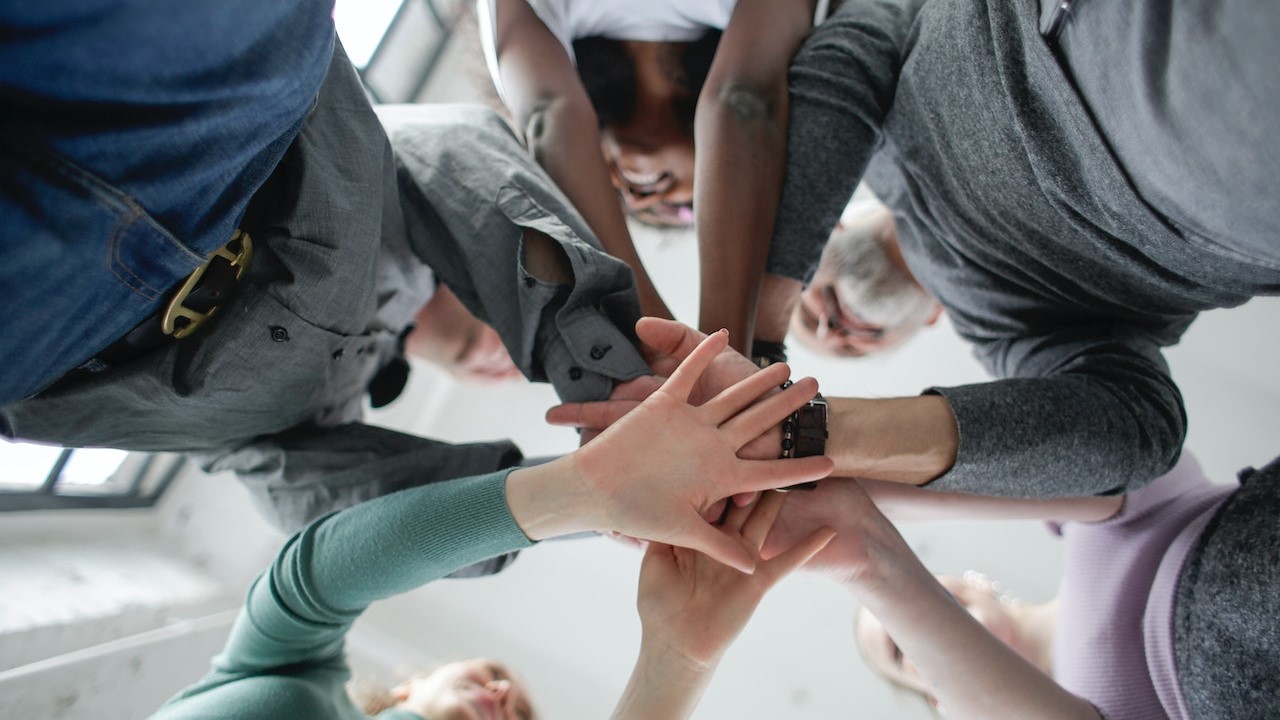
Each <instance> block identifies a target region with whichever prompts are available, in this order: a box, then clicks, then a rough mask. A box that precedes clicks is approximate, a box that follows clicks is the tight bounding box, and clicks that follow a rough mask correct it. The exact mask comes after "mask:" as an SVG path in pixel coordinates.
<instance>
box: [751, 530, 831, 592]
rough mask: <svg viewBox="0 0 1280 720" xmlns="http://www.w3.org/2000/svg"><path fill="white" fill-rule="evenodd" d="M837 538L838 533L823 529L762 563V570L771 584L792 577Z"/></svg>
mask: <svg viewBox="0 0 1280 720" xmlns="http://www.w3.org/2000/svg"><path fill="white" fill-rule="evenodd" d="M835 536H836V531H835V530H833V529H831V528H829V527H821V528H818V529H817V530H814V531H813V532H811V533H809V537H807V538H805V539H804V540H801V541H800V542H798V543H796V544H795V545H793V546H792V547H791V548H790V549H789V550H787V551H786V552H784V553H782V554H781V555H778V556H777V557H775V558H772V559H771V560H769V561H767V562H765V563H762V564H761V566H760V570H761V571H762V572H767V573H768V575H767V578H768V580H769V582H770V583H775V582H777V581H778V580H781V579H782V578H784V577H786V576H787V575H790V574H791V573H792V572H794V571H795V569H796V568H798V567H800V566H801V565H804V564H805V563H807V562H809V560H810V559H812V558H813V556H814V555H817V554H818V553H819V552H821V551H822V549H823V548H825V547H826V546H827V545H828V544H829V543H830V542H831V541H832V540H833V539H834V538H835Z"/></svg>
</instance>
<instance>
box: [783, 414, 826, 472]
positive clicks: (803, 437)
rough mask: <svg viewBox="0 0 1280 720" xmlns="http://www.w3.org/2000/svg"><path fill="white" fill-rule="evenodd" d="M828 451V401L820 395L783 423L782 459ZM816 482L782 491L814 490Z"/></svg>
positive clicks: (820, 453)
mask: <svg viewBox="0 0 1280 720" xmlns="http://www.w3.org/2000/svg"><path fill="white" fill-rule="evenodd" d="M826 451H827V399H826V398H824V397H822V394H821V393H819V394H817V395H815V396H814V397H813V399H812V400H810V401H809V402H807V403H805V404H804V405H802V406H801V407H800V409H799V410H796V411H795V412H793V413H791V417H789V418H787V419H786V420H785V421H783V423H782V457H784V458H802V457H811V456H813V455H822V454H824V453H826ZM816 487H818V483H816V482H807V483H800V484H798V485H792V486H790V487H785V488H779V489H781V490H813V489H814V488H816Z"/></svg>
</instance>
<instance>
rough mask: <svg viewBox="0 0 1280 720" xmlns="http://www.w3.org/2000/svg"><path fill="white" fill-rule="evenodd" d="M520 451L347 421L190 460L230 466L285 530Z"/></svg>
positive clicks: (486, 467) (486, 469)
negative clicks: (459, 442)
mask: <svg viewBox="0 0 1280 720" xmlns="http://www.w3.org/2000/svg"><path fill="white" fill-rule="evenodd" d="M521 457H522V456H521V454H520V451H519V450H518V449H517V448H516V446H515V445H513V444H512V443H511V442H510V441H506V440H500V441H494V442H484V443H470V444H460V445H454V444H450V443H446V442H441V441H439V440H431V439H429V438H423V437H418V436H416V435H409V434H406V433H401V432H396V431H394V430H388V429H386V428H380V427H376V426H373V425H365V424H363V423H348V424H344V425H338V426H335V427H319V426H316V425H311V424H305V425H299V426H297V427H295V428H292V429H290V430H287V431H285V432H282V433H277V434H275V435H267V436H264V437H261V438H257V439H255V440H254V441H253V442H251V443H249V444H247V445H243V446H241V447H238V448H235V449H232V450H226V451H216V452H208V453H200V454H198V455H196V456H195V459H196V460H197V462H198V463H199V465H200V466H201V467H202V468H203V469H204V470H205V471H207V472H221V471H232V472H235V473H236V475H237V476H238V477H239V478H240V480H241V481H243V482H244V483H245V485H246V486H247V487H248V488H249V492H250V494H251V495H252V496H253V500H254V503H255V504H256V505H257V506H258V509H259V510H260V511H261V512H262V513H263V515H264V516H266V518H267V519H268V520H269V521H270V522H271V523H272V524H273V525H275V526H276V527H277V528H279V529H280V530H282V531H284V532H285V533H289V534H291V533H295V532H297V531H298V530H300V529H302V528H303V527H304V526H306V525H307V524H308V523H310V522H312V521H313V520H315V519H316V518H319V517H320V516H322V515H327V514H329V513H332V512H336V511H338V510H342V509H344V508H347V507H351V506H353V505H356V504H358V503H362V502H365V501H368V500H372V499H374V498H377V497H381V496H383V495H389V494H391V493H394V492H397V491H400V490H405V489H408V488H412V487H417V486H419V485H427V484H430V483H437V482H441V481H444V480H451V479H453V478H459V477H467V476H470V475H480V474H483V473H490V472H494V471H497V470H501V469H503V468H508V467H513V466H515V465H516V464H518V463H519V462H520V459H521Z"/></svg>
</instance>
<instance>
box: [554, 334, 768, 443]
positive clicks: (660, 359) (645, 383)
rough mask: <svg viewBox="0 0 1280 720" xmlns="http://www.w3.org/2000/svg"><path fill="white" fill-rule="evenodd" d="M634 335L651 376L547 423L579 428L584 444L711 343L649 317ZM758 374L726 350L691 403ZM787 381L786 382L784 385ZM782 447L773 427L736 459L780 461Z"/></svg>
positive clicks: (567, 407)
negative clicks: (704, 345)
mask: <svg viewBox="0 0 1280 720" xmlns="http://www.w3.org/2000/svg"><path fill="white" fill-rule="evenodd" d="M636 335H637V336H638V337H639V338H640V341H641V342H642V343H643V346H642V348H641V350H642V352H644V353H645V356H646V358H647V359H648V361H649V367H650V369H652V370H653V373H654V374H653V375H650V376H645V377H640V378H637V379H635V380H632V381H630V382H626V383H622V384H620V385H618V387H617V388H616V389H615V390H614V392H613V395H611V396H610V398H609V399H608V400H604V401H600V402H591V403H566V404H564V405H558V406H556V407H553V408H551V410H549V411H548V412H547V422H549V423H551V424H552V425H567V426H571V427H577V428H580V429H581V430H582V437H583V442H584V443H585V442H586V441H588V440H590V439H591V438H593V437H595V436H596V435H597V434H599V432H600V431H601V430H603V429H604V428H607V427H609V426H610V425H612V424H613V423H615V422H617V421H618V420H619V419H620V418H621V417H623V416H624V415H626V414H627V413H628V412H630V411H631V410H633V409H635V408H636V407H638V406H639V405H640V403H641V402H642V401H643V400H644V399H645V398H647V397H649V396H650V395H651V394H653V392H654V391H655V390H657V388H658V387H659V386H661V385H662V378H664V377H666V376H669V375H671V373H673V372H674V371H675V369H676V367H677V366H678V365H679V364H680V362H681V361H683V360H684V359H685V358H687V357H689V355H690V354H691V353H692V352H693V351H694V349H695V348H696V347H698V344H699V343H700V342H702V341H703V340H704V339H705V338H706V337H707V336H706V335H703V334H702V333H700V332H698V331H697V330H694V329H693V328H690V327H688V326H686V325H683V324H681V323H678V322H676V321H674V320H663V319H660V318H651V317H647V318H641V319H640V321H639V322H638V323H636ZM759 372H760V368H758V367H756V365H755V363H753V362H751V361H750V360H748V359H747V358H745V357H743V356H742V355H740V354H739V353H737V352H734V351H733V350H731V349H729V348H728V347H727V345H726V347H724V348H722V349H721V351H720V352H719V353H718V354H717V355H716V356H715V357H714V358H713V359H712V360H711V362H710V364H709V365H708V366H707V368H706V370H705V371H704V372H703V373H702V375H700V376H699V377H698V379H697V382H695V383H694V385H693V387H692V388H691V389H690V392H689V402H690V403H692V404H694V405H701V404H702V403H703V402H705V401H706V400H707V399H708V398H711V397H713V396H715V395H716V394H717V393H719V392H721V391H722V390H724V389H725V388H727V387H729V386H730V385H733V384H734V383H736V382H738V381H740V380H742V379H744V378H747V377H751V376H752V375H755V374H757V373H759ZM785 379H786V377H785V376H784V377H783V378H782V380H785ZM779 382H781V380H780V381H779ZM781 447H782V431H781V430H780V429H779V423H774V424H773V425H771V426H768V427H766V428H765V429H764V430H763V431H762V432H761V434H760V435H759V436H757V437H755V438H752V439H751V440H750V442H748V443H746V444H745V445H743V447H741V448H740V449H739V452H738V455H739V456H740V457H743V458H753V459H761V460H763V459H767V458H776V457H778V454H779V451H780V448H781Z"/></svg>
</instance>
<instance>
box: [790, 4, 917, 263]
mask: <svg viewBox="0 0 1280 720" xmlns="http://www.w3.org/2000/svg"><path fill="white" fill-rule="evenodd" d="M913 17H914V8H911V7H910V6H909V4H903V5H902V6H898V5H891V4H888V3H870V2H850V3H845V5H843V6H842V7H841V8H840V9H838V10H837V11H836V13H835V14H834V15H833V16H832V17H831V18H830V19H828V20H827V21H826V22H825V23H823V24H822V25H820V26H818V27H817V28H815V29H814V31H813V33H812V34H811V35H810V36H809V39H808V40H806V41H805V43H804V46H803V47H802V48H801V50H800V52H799V53H798V54H797V55H796V58H795V62H794V63H793V64H792V66H791V73H790V120H789V126H788V129H787V138H788V141H787V161H786V176H785V177H786V181H785V183H784V184H783V188H782V194H781V199H780V201H779V205H778V213H777V219H776V222H775V225H774V233H773V240H772V243H771V246H770V251H769V259H768V261H767V264H766V271H767V272H770V273H774V274H778V275H782V276H785V277H789V278H792V279H794V280H807V279H808V276H809V275H810V274H811V273H812V272H813V269H814V268H815V267H816V266H817V263H818V259H819V257H820V256H821V254H822V248H823V247H824V246H825V244H826V242H827V237H828V236H829V235H830V233H831V231H832V230H833V229H834V228H835V226H836V223H837V221H838V220H839V218H840V213H841V212H842V211H843V210H844V207H845V205H846V204H847V203H848V202H849V198H850V197H851V196H852V195H853V191H854V189H855V188H856V187H857V184H858V181H859V180H860V179H861V177H862V173H863V171H864V170H865V168H866V165H867V162H868V160H869V159H870V157H871V153H872V151H873V149H874V148H875V146H876V144H877V142H879V132H880V125H881V122H882V121H883V119H884V117H885V115H886V114H887V113H888V112H889V108H890V107H891V105H892V102H893V96H894V92H895V90H896V85H897V77H898V70H899V67H900V64H901V62H902V48H903V45H904V44H905V41H906V40H905V39H906V35H907V31H908V28H909V27H910V24H911V21H912V19H913Z"/></svg>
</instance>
